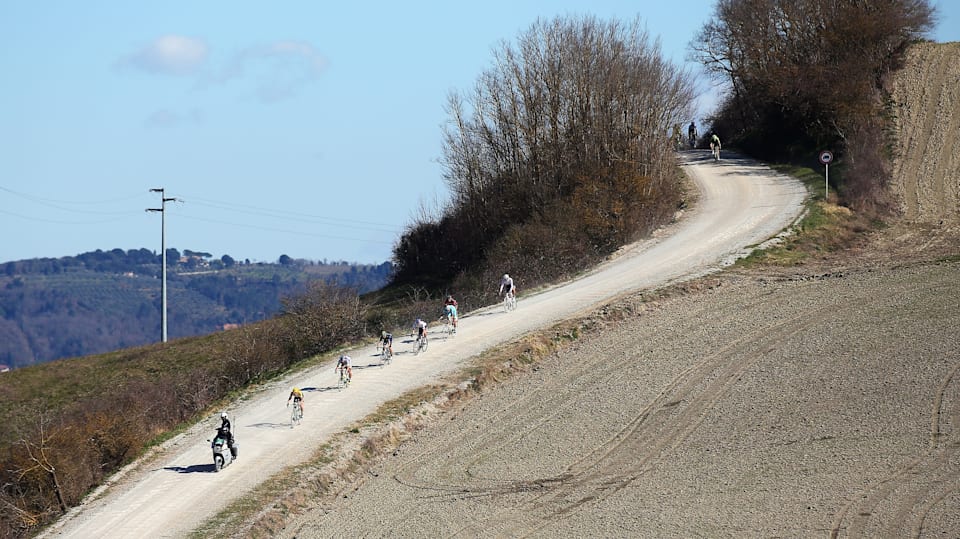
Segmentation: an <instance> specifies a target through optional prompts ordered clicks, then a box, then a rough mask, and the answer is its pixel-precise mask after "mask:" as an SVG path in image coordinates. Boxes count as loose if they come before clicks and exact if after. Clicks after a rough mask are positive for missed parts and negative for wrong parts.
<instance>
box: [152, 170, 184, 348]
mask: <svg viewBox="0 0 960 539" xmlns="http://www.w3.org/2000/svg"><path fill="white" fill-rule="evenodd" d="M150 192H151V193H160V207H159V208H147V211H158V212H160V260H161V261H162V266H161V267H162V268H163V269H162V270H161V277H160V327H161V329H160V342H167V222H166V221H167V218H166V214H167V202H175V201H177V199H176V198H167V197H166V196H164V190H163V188H162V187H160V188H157V189H151V190H150Z"/></svg>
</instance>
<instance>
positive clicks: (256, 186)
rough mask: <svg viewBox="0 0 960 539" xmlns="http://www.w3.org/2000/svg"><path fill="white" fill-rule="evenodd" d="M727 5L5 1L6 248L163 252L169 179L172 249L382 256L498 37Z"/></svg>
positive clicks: (958, 14)
mask: <svg viewBox="0 0 960 539" xmlns="http://www.w3.org/2000/svg"><path fill="white" fill-rule="evenodd" d="M957 4H958V3H957V2H953V3H948V2H940V3H939V4H938V7H939V8H940V10H941V11H940V12H941V22H940V25H939V27H938V30H937V32H936V33H935V35H934V36H933V37H934V38H935V39H936V40H937V41H955V40H960V6H958V5H957ZM713 5H714V2H712V1H701V0H688V1H685V2H682V3H680V4H676V3H673V2H653V1H607V0H590V1H586V0H583V1H572V0H571V1H549V2H548V1H523V0H511V1H501V0H488V1H487V2H482V3H471V4H469V5H468V4H467V3H462V2H435V1H429V2H352V3H337V4H328V3H326V2H315V1H306V0H292V1H286V2H270V3H267V2H248V1H229V2H227V1H219V0H209V1H203V2H187V1H167V2H150V3H147V2H126V1H96V0H92V1H87V2H73V1H66V0H61V1H45V0H34V1H27V0H23V1H20V0H2V2H0V73H3V80H4V83H3V84H2V85H0V148H2V153H0V155H2V158H0V230H2V231H3V234H2V240H0V262H5V261H10V260H20V259H28V258H37V257H60V256H68V255H75V254H79V253H82V252H85V251H92V250H96V249H104V250H109V249H113V248H118V247H119V248H121V249H124V250H126V249H139V248H141V247H145V248H147V249H150V250H154V251H157V252H159V251H160V236H161V217H160V214H158V213H150V212H146V211H144V210H146V209H147V208H158V207H160V195H159V194H158V193H151V192H150V189H152V188H160V187H162V188H164V189H166V196H167V197H168V198H176V199H177V201H173V202H168V203H167V205H166V209H167V211H166V214H165V216H166V219H165V221H166V245H167V247H168V248H170V247H174V248H177V249H180V250H181V251H182V250H184V249H191V250H198V251H206V252H209V253H211V254H212V255H213V256H215V257H220V256H221V255H223V254H229V255H231V256H232V257H234V258H236V259H240V260H243V259H250V260H252V261H264V262H273V261H276V260H277V258H278V257H279V256H280V255H282V254H286V255H288V256H291V257H293V258H306V259H312V260H322V259H328V260H347V261H355V262H373V263H379V262H383V261H385V260H388V259H389V257H390V250H391V247H392V245H393V243H394V241H395V240H396V238H397V237H398V236H399V234H400V233H401V232H402V230H403V228H404V225H406V224H407V223H408V222H409V221H410V218H411V216H413V215H414V214H416V213H417V209H418V207H420V206H421V205H426V206H427V207H435V206H436V205H437V204H438V203H440V202H438V201H442V200H443V199H444V197H445V192H446V191H445V188H444V185H443V181H442V176H441V174H442V168H441V165H440V164H439V158H440V157H441V134H442V132H441V126H442V124H443V123H444V122H445V120H446V119H447V114H446V112H445V111H444V105H445V103H446V97H447V95H448V94H449V92H450V91H452V90H457V91H461V92H469V91H470V89H471V88H472V87H473V85H474V83H475V81H476V79H477V77H478V76H479V75H480V73H481V72H482V71H483V70H485V69H487V68H489V67H490V65H491V61H492V54H491V51H492V49H493V48H494V47H496V46H497V45H498V43H499V42H501V41H502V40H506V41H508V42H513V41H514V40H515V38H516V37H517V36H518V35H519V34H520V33H521V32H523V31H525V30H526V29H527V28H528V27H529V26H530V25H531V24H532V23H533V22H534V21H535V20H536V19H537V18H547V19H549V18H553V17H556V16H570V15H594V16H596V17H598V18H600V19H604V20H606V19H613V18H615V19H619V20H622V21H624V22H629V21H632V20H633V19H634V18H635V17H637V16H639V17H640V19H641V21H642V22H643V23H644V24H646V26H647V28H648V31H649V32H650V34H651V36H652V37H658V38H659V39H660V40H661V45H662V48H663V53H664V55H665V56H667V57H668V58H670V59H672V60H673V61H674V62H676V63H677V64H684V63H685V56H686V47H687V44H688V42H689V41H690V39H691V38H692V37H693V35H694V34H695V32H696V31H697V30H698V29H699V28H700V27H701V26H702V25H703V22H704V21H705V20H706V18H707V17H708V16H709V15H710V14H711V12H712V10H713ZM689 68H690V69H691V70H693V71H696V66H692V65H691V66H689ZM712 92H713V91H712V90H707V92H706V95H704V96H703V97H702V100H701V101H702V103H704V105H703V106H702V108H706V107H708V106H709V103H712V102H713V101H714V98H713V96H711V95H710V94H711V93H712ZM705 112H707V111H705V110H701V113H700V114H701V115H702V114H704V113H705ZM698 123H699V121H698Z"/></svg>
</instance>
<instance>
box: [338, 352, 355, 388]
mask: <svg viewBox="0 0 960 539" xmlns="http://www.w3.org/2000/svg"><path fill="white" fill-rule="evenodd" d="M337 369H346V370H347V381H350V382H352V381H353V367H351V366H350V356H348V355H346V354H344V355H342V356H340V359H338V360H337V366H336V367H334V368H333V372H337Z"/></svg>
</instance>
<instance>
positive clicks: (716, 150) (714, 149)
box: [710, 142, 720, 161]
mask: <svg viewBox="0 0 960 539" xmlns="http://www.w3.org/2000/svg"><path fill="white" fill-rule="evenodd" d="M710 154H711V155H712V156H713V160H714V161H719V160H720V145H719V144H716V143H713V142H711V143H710Z"/></svg>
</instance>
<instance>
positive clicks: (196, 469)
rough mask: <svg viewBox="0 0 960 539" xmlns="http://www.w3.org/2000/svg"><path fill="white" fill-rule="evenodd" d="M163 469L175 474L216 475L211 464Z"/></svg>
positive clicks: (214, 467)
mask: <svg viewBox="0 0 960 539" xmlns="http://www.w3.org/2000/svg"><path fill="white" fill-rule="evenodd" d="M163 469H164V470H167V471H168V472H177V473H216V471H217V468H216V466H214V465H213V463H212V462H211V463H210V464H191V465H190V466H166V467H164V468H163Z"/></svg>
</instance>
